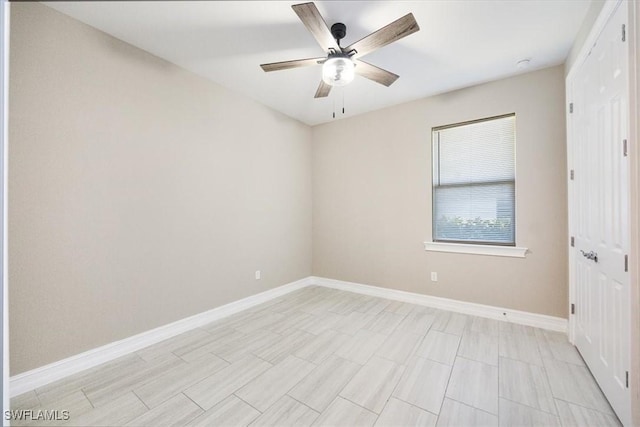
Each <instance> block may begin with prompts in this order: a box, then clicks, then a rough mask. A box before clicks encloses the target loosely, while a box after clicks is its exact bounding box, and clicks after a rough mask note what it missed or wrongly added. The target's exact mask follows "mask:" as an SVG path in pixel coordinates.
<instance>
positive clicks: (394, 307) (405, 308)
mask: <svg viewBox="0 0 640 427" xmlns="http://www.w3.org/2000/svg"><path fill="white" fill-rule="evenodd" d="M413 307H414V305H413V304H408V303H406V302H402V301H392V302H391V304H389V305H387V306H386V307H385V308H384V311H390V312H391V313H398V314H404V315H407V314H409V313H411V311H412V310H413Z"/></svg>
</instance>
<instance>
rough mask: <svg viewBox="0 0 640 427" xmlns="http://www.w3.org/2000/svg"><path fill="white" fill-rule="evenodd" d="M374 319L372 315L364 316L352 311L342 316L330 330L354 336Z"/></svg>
mask: <svg viewBox="0 0 640 427" xmlns="http://www.w3.org/2000/svg"><path fill="white" fill-rule="evenodd" d="M375 317H376V316H375V315H374V314H365V313H359V312H357V311H354V312H351V313H348V314H347V315H346V316H343V318H342V320H341V321H340V322H339V323H337V324H335V325H333V326H332V329H333V330H334V331H338V332H342V333H343V334H347V335H355V334H356V333H358V332H359V331H360V330H361V329H363V328H364V327H365V326H367V325H368V324H369V323H370V322H371V321H373V319H374V318H375Z"/></svg>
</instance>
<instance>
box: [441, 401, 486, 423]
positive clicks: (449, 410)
mask: <svg viewBox="0 0 640 427" xmlns="http://www.w3.org/2000/svg"><path fill="white" fill-rule="evenodd" d="M436 425H437V427H498V416H497V415H493V414H490V413H488V412H485V411H481V410H480V409H477V408H474V407H472V406H468V405H465V404H463V403H460V402H456V401H455V400H451V399H444V403H443V405H442V411H440V416H439V417H438V423H437V424H436Z"/></svg>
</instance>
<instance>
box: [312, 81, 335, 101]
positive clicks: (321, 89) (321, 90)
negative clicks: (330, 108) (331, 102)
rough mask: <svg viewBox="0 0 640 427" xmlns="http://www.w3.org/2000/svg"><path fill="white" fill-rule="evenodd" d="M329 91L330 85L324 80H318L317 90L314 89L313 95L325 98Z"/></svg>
mask: <svg viewBox="0 0 640 427" xmlns="http://www.w3.org/2000/svg"><path fill="white" fill-rule="evenodd" d="M329 92H331V85H328V84H326V83H325V82H324V80H320V85H319V86H318V90H316V94H315V95H314V96H313V97H314V98H325V97H327V96H329Z"/></svg>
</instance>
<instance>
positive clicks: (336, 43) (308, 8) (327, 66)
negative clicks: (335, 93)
mask: <svg viewBox="0 0 640 427" xmlns="http://www.w3.org/2000/svg"><path fill="white" fill-rule="evenodd" d="M291 7H292V8H293V10H294V12H295V13H296V14H297V15H298V17H299V18H300V20H301V21H302V23H303V24H304V25H305V26H306V27H307V29H308V30H309V31H310V32H311V34H312V35H313V36H314V37H315V39H316V40H317V41H318V44H320V47H322V49H323V50H324V51H325V52H327V56H326V57H319V58H308V59H297V60H293V61H283V62H273V63H270V64H261V65H260V67H262V69H263V70H264V71H267V72H269V71H279V70H286V69H289V68H298V67H307V66H311V65H319V64H322V80H321V81H320V85H319V86H318V90H316V94H315V96H314V98H324V97H326V96H328V95H329V92H330V91H331V87H332V86H344V85H346V84H348V83H350V82H351V81H352V80H353V78H354V74H358V75H360V76H362V77H365V78H367V79H369V80H373V81H374V82H377V83H380V84H382V85H385V86H391V84H392V83H393V82H395V81H396V80H397V79H398V77H399V76H398V75H397V74H394V73H392V72H390V71H387V70H383V69H382V68H379V67H376V66H375V65H371V64H369V63H367V62H364V61H362V60H360V59H359V58H360V57H362V56H364V55H366V54H368V53H371V52H373V51H374V50H376V49H379V48H381V47H383V46H386V45H388V44H390V43H393V42H394V41H396V40H400V39H401V38H403V37H406V36H408V35H410V34H413V33H415V32H416V31H418V30H420V27H418V23H417V22H416V20H415V18H414V17H413V14H411V13H408V14H407V15H405V16H403V17H402V18H400V19H397V20H395V21H393V22H392V23H390V24H389V25H387V26H385V27H382V28H380V29H379V30H378V31H375V32H373V33H371V34H369V35H368V36H366V37H364V38H362V39H360V40H358V41H357V42H355V43H353V44H351V45H349V46H347V47H342V46H340V40H341V39H343V38H344V37H345V36H346V34H347V27H346V25H344V24H343V23H341V22H338V23H335V24H333V25H332V26H331V30H329V28H328V27H327V24H326V23H325V21H324V19H323V18H322V15H320V12H318V9H317V8H316V6H315V4H313V3H302V4H296V5H293V6H291Z"/></svg>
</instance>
